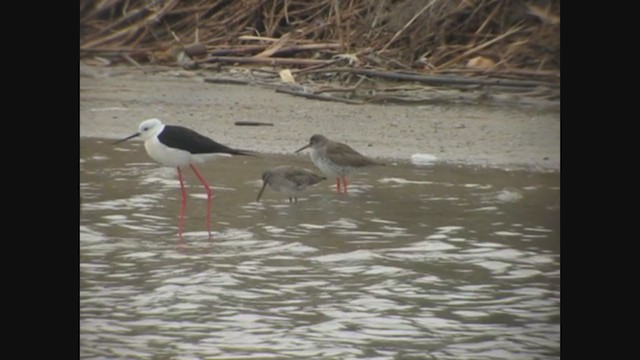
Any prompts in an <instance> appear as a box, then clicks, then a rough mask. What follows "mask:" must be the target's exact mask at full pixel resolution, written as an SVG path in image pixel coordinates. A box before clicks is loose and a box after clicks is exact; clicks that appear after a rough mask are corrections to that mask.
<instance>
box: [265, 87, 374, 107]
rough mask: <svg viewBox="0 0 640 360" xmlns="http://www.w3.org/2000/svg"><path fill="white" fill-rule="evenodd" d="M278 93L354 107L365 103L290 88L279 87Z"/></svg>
mask: <svg viewBox="0 0 640 360" xmlns="http://www.w3.org/2000/svg"><path fill="white" fill-rule="evenodd" d="M276 92H277V93H284V94H289V95H294V96H301V97H305V98H307V99H314V100H323V101H337V102H341V103H345V104H352V105H362V104H364V102H362V101H360V100H351V99H345V98H339V97H334V96H329V95H323V94H315V93H309V92H305V91H304V90H294V89H292V88H290V87H278V88H277V89H276Z"/></svg>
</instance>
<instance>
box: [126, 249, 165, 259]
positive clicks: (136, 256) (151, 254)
mask: <svg viewBox="0 0 640 360" xmlns="http://www.w3.org/2000/svg"><path fill="white" fill-rule="evenodd" d="M158 255H159V254H158V253H154V252H148V251H146V252H145V251H141V252H135V253H131V254H126V255H123V256H122V257H123V258H124V259H147V258H151V257H155V256H158Z"/></svg>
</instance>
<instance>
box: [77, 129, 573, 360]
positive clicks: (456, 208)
mask: <svg viewBox="0 0 640 360" xmlns="http://www.w3.org/2000/svg"><path fill="white" fill-rule="evenodd" d="M293 150H295V149H292V151H293ZM80 153H81V159H80V193H81V196H82V201H83V203H82V210H81V218H80V356H81V357H82V358H85V359H89V358H126V359H135V358H153V359H198V358H200V359H223V358H224V359H229V358H233V359H554V358H559V357H560V177H559V174H557V173H556V174H548V173H547V174H542V173H530V172H524V171H517V172H507V171H502V170H491V169H478V168H470V167H457V166H451V165H435V166H429V167H417V166H414V165H410V164H408V163H400V164H393V163H392V164H390V165H388V166H384V167H374V168H370V169H367V170H365V171H363V172H361V173H359V174H357V175H355V176H354V177H352V178H351V179H350V186H349V191H350V193H349V194H348V195H343V194H336V192H335V180H332V179H329V180H327V181H324V182H322V183H320V184H318V185H316V186H314V187H312V188H310V189H309V190H308V191H307V192H306V193H305V194H303V195H302V196H301V197H300V198H299V201H298V202H297V203H292V204H290V203H289V201H288V199H287V198H286V197H285V196H284V195H282V194H279V193H276V192H274V191H273V190H271V189H269V188H267V190H265V194H264V195H263V198H262V199H261V202H260V203H256V202H255V198H256V195H257V193H258V191H259V189H260V186H261V185H262V184H261V181H260V176H261V174H262V171H264V170H266V169H268V168H270V167H274V166H277V165H283V164H291V165H298V166H302V167H306V168H308V169H310V170H313V171H315V172H317V173H319V170H317V169H316V168H315V167H314V165H313V163H311V161H310V159H309V157H308V154H305V155H306V156H297V157H296V156H290V157H287V156H279V155H278V156H276V155H273V156H271V155H264V156H262V157H260V158H251V157H227V158H220V159H216V160H214V161H212V162H209V163H206V164H202V165H200V166H199V169H200V171H201V173H202V174H203V176H204V177H205V178H206V179H208V181H209V183H210V184H211V186H212V188H213V191H214V199H213V207H212V230H213V239H211V240H209V239H208V236H207V232H206V227H205V212H206V196H205V193H204V190H203V188H202V186H201V185H200V183H199V182H198V180H197V178H196V177H195V176H194V175H193V173H192V172H191V170H190V169H188V168H187V169H185V170H184V174H185V181H186V185H187V192H188V194H189V197H188V200H187V209H186V217H185V225H184V231H185V233H184V239H185V243H184V244H180V243H178V235H177V218H178V213H179V210H180V191H179V183H178V180H177V176H176V171H175V169H172V168H162V167H160V166H159V165H157V164H156V163H154V162H153V161H152V160H151V159H150V158H149V157H148V156H147V154H146V153H145V151H144V148H143V146H142V143H141V142H128V143H123V144H119V145H117V146H113V145H111V144H110V141H108V140H100V139H81V141H80Z"/></svg>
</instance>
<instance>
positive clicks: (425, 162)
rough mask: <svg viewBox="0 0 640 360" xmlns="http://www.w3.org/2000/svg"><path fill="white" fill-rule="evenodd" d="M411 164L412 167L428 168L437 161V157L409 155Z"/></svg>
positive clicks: (431, 155)
mask: <svg viewBox="0 0 640 360" xmlns="http://www.w3.org/2000/svg"><path fill="white" fill-rule="evenodd" d="M410 159H411V163H412V164H414V165H421V166H430V165H434V163H436V162H437V161H438V157H437V156H435V155H433V154H427V153H415V154H412V155H411V158H410Z"/></svg>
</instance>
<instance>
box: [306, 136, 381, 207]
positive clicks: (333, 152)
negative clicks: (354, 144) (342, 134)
mask: <svg viewBox="0 0 640 360" xmlns="http://www.w3.org/2000/svg"><path fill="white" fill-rule="evenodd" d="M306 148H311V161H313V163H314V164H315V165H316V166H317V167H318V168H319V169H320V170H321V171H322V172H323V173H324V174H325V175H327V176H328V177H335V178H336V186H337V188H336V190H337V192H338V193H340V179H342V183H343V184H344V193H345V194H346V193H347V176H349V175H350V174H351V173H353V172H354V171H356V170H357V169H361V168H363V167H365V166H371V165H384V164H382V163H379V162H376V161H373V160H371V159H369V158H367V157H366V156H364V155H362V154H360V153H359V152H357V151H355V150H353V149H352V148H351V147H350V146H349V145H346V144H343V143H339V142H336V141H331V140H329V139H327V138H326V137H324V136H323V135H320V134H316V135H313V136H312V137H311V139H309V144H307V145H305V146H303V147H302V148H300V149H298V150H296V153H298V152H300V151H302V150H304V149H306Z"/></svg>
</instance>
